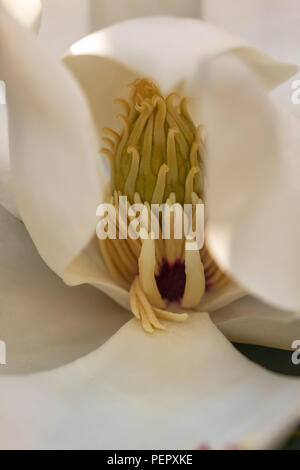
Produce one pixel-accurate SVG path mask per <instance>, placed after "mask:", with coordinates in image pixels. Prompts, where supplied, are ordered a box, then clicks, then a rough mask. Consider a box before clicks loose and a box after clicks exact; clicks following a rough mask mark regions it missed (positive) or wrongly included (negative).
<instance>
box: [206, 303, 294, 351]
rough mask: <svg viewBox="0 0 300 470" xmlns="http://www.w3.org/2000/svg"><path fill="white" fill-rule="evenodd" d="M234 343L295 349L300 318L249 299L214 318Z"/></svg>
mask: <svg viewBox="0 0 300 470" xmlns="http://www.w3.org/2000/svg"><path fill="white" fill-rule="evenodd" d="M211 318H212V321H213V322H214V323H215V324H216V325H217V327H218V328H219V329H220V330H221V331H222V333H223V334H224V335H225V336H226V337H227V338H228V339H230V340H231V341H237V342H240V343H247V344H259V345H261V346H268V347H273V348H280V349H291V347H292V343H293V341H295V340H298V339H299V338H300V315H299V314H297V313H292V312H285V311H283V310H279V309H276V308H274V307H271V306H269V305H267V304H265V303H263V302H260V301H259V300H257V299H255V298H253V297H251V296H247V297H244V298H243V299H239V300H237V301H235V302H233V303H231V304H230V305H227V306H226V307H223V308H221V309H219V310H217V311H215V312H213V313H212V314H211Z"/></svg>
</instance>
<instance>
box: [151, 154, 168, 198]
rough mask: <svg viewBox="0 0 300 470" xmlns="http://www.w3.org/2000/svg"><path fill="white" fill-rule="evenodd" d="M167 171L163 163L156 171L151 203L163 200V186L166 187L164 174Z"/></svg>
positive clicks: (165, 174)
mask: <svg viewBox="0 0 300 470" xmlns="http://www.w3.org/2000/svg"><path fill="white" fill-rule="evenodd" d="M168 171H169V168H168V166H167V165H166V164H165V163H164V164H163V165H162V166H161V167H160V169H159V172H158V176H157V180H156V186H155V189H154V192H153V196H152V201H151V202H152V204H161V203H162V201H163V197H164V193H165V187H166V176H167V173H168Z"/></svg>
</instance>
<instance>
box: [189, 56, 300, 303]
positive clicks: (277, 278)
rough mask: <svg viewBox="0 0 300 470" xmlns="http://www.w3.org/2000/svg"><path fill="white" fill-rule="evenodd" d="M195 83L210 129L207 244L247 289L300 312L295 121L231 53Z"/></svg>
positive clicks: (299, 169)
mask: <svg viewBox="0 0 300 470" xmlns="http://www.w3.org/2000/svg"><path fill="white" fill-rule="evenodd" d="M220 77H222V79H220ZM194 85H195V88H197V89H198V90H200V103H201V104H199V108H201V115H202V117H203V120H204V122H205V124H206V127H207V133H208V136H209V137H208V144H207V153H208V156H207V166H208V168H207V174H208V190H207V196H208V197H207V200H208V206H207V214H208V223H207V241H208V244H209V246H210V249H211V251H212V253H213V255H214V257H215V258H216V260H217V261H218V263H219V264H220V266H221V267H222V268H223V269H224V270H225V271H226V272H228V273H229V274H230V275H231V276H232V277H233V279H235V280H236V281H237V282H238V283H239V284H240V285H241V286H243V287H244V288H245V290H246V291H249V292H251V293H253V294H255V295H257V296H259V297H261V298H262V299H264V300H265V301H267V302H270V303H272V304H274V305H275V306H277V307H278V308H282V309H284V310H293V311H300V290H299V285H300V252H299V239H300V223H299V219H300V209H299V207H300V205H299V202H300V189H299V184H298V176H299V174H300V163H299V162H300V160H299V154H300V124H299V121H298V120H297V119H296V118H295V117H293V116H292V115H291V114H289V113H288V112H287V111H285V110H283V109H281V108H279V107H278V106H277V104H275V103H273V102H272V101H271V100H270V99H269V97H268V95H267V94H266V93H265V91H264V90H263V89H262V87H261V86H260V83H259V81H258V80H257V79H256V77H255V76H254V75H253V74H252V73H251V71H250V70H249V68H248V67H246V66H245V65H244V64H243V63H242V62H241V61H238V60H237V59H236V58H235V57H234V56H232V55H230V54H229V55H227V56H225V55H224V56H223V57H219V58H217V59H214V60H212V61H211V62H210V63H209V64H208V65H207V66H206V67H203V68H202V69H201V70H199V73H198V75H197V77H196V78H195V82H194Z"/></svg>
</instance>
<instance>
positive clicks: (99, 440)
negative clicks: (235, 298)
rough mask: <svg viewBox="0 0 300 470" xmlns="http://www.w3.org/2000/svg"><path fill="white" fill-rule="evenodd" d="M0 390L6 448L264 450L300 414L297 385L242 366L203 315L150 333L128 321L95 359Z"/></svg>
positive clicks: (1, 437) (0, 382)
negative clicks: (237, 447)
mask: <svg viewBox="0 0 300 470" xmlns="http://www.w3.org/2000/svg"><path fill="white" fill-rule="evenodd" d="M187 338H188V340H187ZM0 387H1V402H0V416H1V421H0V443H1V444H0V445H1V448H6V449H9V448H19V449H31V448H35V449H91V448H92V449H93V448H96V449H132V448H134V449H168V448H169V449H178V448H179V449H186V448H195V447H197V446H199V445H201V444H204V443H205V444H208V445H210V446H211V447H214V448H215V447H225V446H228V445H234V444H239V445H241V446H242V447H243V446H244V447H248V448H266V447H270V446H274V445H276V444H278V442H279V441H280V439H282V438H283V437H284V436H285V434H286V432H287V431H288V430H289V429H290V427H291V426H293V425H295V424H296V422H297V420H299V417H300V413H299V411H300V410H299V406H300V394H299V391H300V390H299V387H300V383H299V381H298V380H297V379H296V380H294V379H289V378H283V377H280V376H277V375H274V374H271V373H269V372H266V371H265V370H263V369H262V368H260V367H258V366H256V365H254V364H252V363H251V362H249V361H248V360H247V359H245V358H244V357H243V356H242V355H240V354H239V353H238V352H237V351H236V350H235V349H234V348H233V346H232V345H231V344H230V343H229V342H228V341H227V340H226V339H225V338H224V337H223V335H222V334H221V333H220V332H219V331H218V330H217V328H216V327H215V326H214V325H213V324H212V322H211V321H210V319H209V317H208V316H207V315H206V314H195V315H194V316H193V317H191V318H190V319H189V320H188V321H187V322H186V323H184V324H181V325H177V324H173V325H170V329H169V331H168V332H157V334H155V335H145V333H144V332H143V331H142V330H141V328H140V326H139V324H138V322H137V321H136V320H131V321H130V322H129V323H127V324H126V325H125V326H124V327H123V328H122V329H121V330H120V331H119V332H118V333H117V334H116V335H115V336H114V337H113V338H112V339H111V340H110V341H108V342H107V343H106V344H105V345H104V346H102V347H101V348H99V349H98V350H97V351H95V352H94V353H91V354H90V355H88V356H86V357H84V358H82V359H79V360H77V361H75V362H73V363H71V364H69V365H67V366H64V367H62V368H59V369H56V370H53V371H50V372H45V373H40V374H34V375H27V376H23V377H22V376H21V377H20V376H19V377H4V376H2V377H1V378H0Z"/></svg>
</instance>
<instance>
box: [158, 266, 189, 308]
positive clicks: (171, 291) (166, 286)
mask: <svg viewBox="0 0 300 470" xmlns="http://www.w3.org/2000/svg"><path fill="white" fill-rule="evenodd" d="M185 281H186V276H185V264H184V263H183V262H182V261H181V260H177V261H175V263H174V264H170V263H168V262H167V261H166V260H163V263H162V265H161V266H160V270H159V274H158V275H157V276H156V283H157V287H158V290H159V292H160V295H161V296H162V298H163V299H167V300H168V301H169V302H176V301H179V300H180V299H181V298H182V297H183V294H184V288H185Z"/></svg>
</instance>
